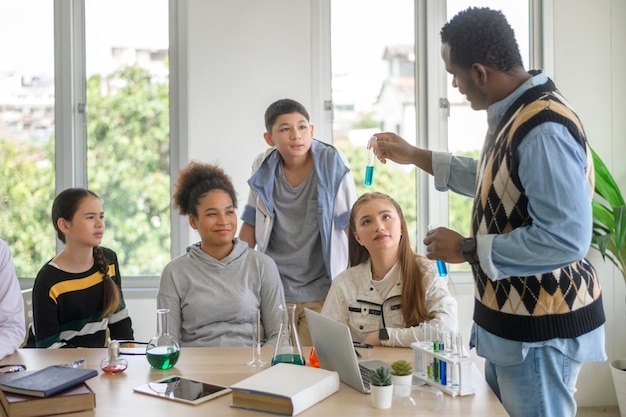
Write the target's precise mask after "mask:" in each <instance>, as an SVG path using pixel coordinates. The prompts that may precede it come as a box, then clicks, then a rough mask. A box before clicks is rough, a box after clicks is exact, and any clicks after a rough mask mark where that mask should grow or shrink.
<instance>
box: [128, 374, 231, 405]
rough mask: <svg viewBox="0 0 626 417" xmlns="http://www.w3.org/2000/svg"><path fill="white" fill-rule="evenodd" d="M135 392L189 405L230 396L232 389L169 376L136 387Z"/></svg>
mask: <svg viewBox="0 0 626 417" xmlns="http://www.w3.org/2000/svg"><path fill="white" fill-rule="evenodd" d="M133 391H135V392H139V393H141V394H148V395H153V396H155V397H161V398H165V399H168V400H174V401H181V402H184V403H187V404H200V403H202V402H205V401H208V400H211V399H213V398H216V397H219V396H221V395H224V394H228V393H229V392H230V388H228V387H225V386H222V385H216V384H209V383H207V382H202V381H194V380H193V379H189V378H184V377H182V376H168V377H167V378H163V379H159V380H157V381H153V382H149V383H147V384H144V385H140V386H138V387H135V388H133Z"/></svg>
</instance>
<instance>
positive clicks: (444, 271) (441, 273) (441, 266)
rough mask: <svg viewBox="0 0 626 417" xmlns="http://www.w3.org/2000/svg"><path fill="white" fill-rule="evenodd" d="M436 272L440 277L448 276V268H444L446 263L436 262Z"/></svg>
mask: <svg viewBox="0 0 626 417" xmlns="http://www.w3.org/2000/svg"><path fill="white" fill-rule="evenodd" d="M437 271H439V276H440V277H445V276H446V275H448V268H447V267H446V263H445V262H444V261H437Z"/></svg>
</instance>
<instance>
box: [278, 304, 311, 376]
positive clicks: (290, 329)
mask: <svg viewBox="0 0 626 417" xmlns="http://www.w3.org/2000/svg"><path fill="white" fill-rule="evenodd" d="M279 308H280V311H281V315H280V331H279V333H278V341H277V342H276V348H275V350H274V356H273V357H272V365H276V364H277V363H281V362H283V363H292V364H294V365H304V363H305V361H304V356H302V348H301V347H300V339H299V338H298V329H297V328H296V305H295V304H281V305H280V306H279Z"/></svg>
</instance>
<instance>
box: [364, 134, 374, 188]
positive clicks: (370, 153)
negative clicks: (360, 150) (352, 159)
mask: <svg viewBox="0 0 626 417" xmlns="http://www.w3.org/2000/svg"><path fill="white" fill-rule="evenodd" d="M372 140H376V136H372V137H371V138H370V139H369V140H368V141H367V153H366V163H365V185H368V186H369V185H372V182H373V181H374V162H375V161H376V155H375V154H374V149H372V147H371V146H370V143H371V142H372Z"/></svg>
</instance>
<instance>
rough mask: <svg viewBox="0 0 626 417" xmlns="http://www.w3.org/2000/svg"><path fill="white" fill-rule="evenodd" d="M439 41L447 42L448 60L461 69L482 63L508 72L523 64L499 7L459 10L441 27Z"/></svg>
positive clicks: (513, 35)
mask: <svg viewBox="0 0 626 417" xmlns="http://www.w3.org/2000/svg"><path fill="white" fill-rule="evenodd" d="M441 42H442V43H444V44H448V45H450V63H451V64H453V65H456V66H458V67H460V68H463V69H469V68H471V66H472V65H474V64H482V65H484V66H486V67H489V68H494V69H496V70H499V71H503V72H507V71H510V70H511V69H513V68H515V67H518V66H521V65H523V64H522V57H521V55H520V52H519V47H518V45H517V41H516V40H515V33H514V32H513V28H511V26H510V25H509V23H508V22H507V20H506V17H504V15H503V14H502V12H501V11H499V10H492V9H489V8H475V7H470V8H468V9H466V10H463V11H461V12H459V13H458V14H457V15H456V16H454V17H453V18H452V19H451V20H450V21H449V22H448V23H446V24H445V25H444V26H443V28H442V29H441Z"/></svg>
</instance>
